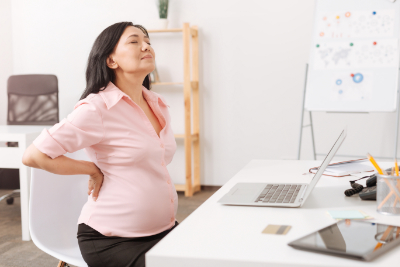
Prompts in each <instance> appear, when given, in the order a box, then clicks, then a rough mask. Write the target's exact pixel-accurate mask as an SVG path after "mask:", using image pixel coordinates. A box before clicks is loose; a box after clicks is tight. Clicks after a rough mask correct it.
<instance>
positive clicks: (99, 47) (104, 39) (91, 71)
mask: <svg viewBox="0 0 400 267" xmlns="http://www.w3.org/2000/svg"><path fill="white" fill-rule="evenodd" d="M128 26H133V27H136V28H139V29H140V30H142V31H143V33H144V34H145V35H146V36H149V34H148V32H147V30H146V29H145V28H144V27H143V26H141V25H137V24H133V23H132V22H128V21H126V22H119V23H115V24H113V25H111V26H109V27H107V28H106V29H105V30H104V31H102V32H101V33H100V35H99V36H98V37H97V38H96V41H94V44H93V47H92V50H91V51H90V54H89V58H88V62H87V67H86V89H85V91H84V92H83V94H82V96H81V98H80V99H79V100H82V99H84V98H86V97H87V96H88V95H89V94H91V93H95V94H97V93H98V92H99V91H100V89H101V88H102V87H106V86H107V84H108V83H109V82H112V83H114V81H115V73H114V70H112V69H110V68H109V67H108V66H107V63H106V60H107V58H108V56H109V55H110V54H111V53H112V52H113V50H114V48H115V46H116V45H117V43H118V41H119V38H121V35H122V33H123V32H124V31H125V29H126V27H128ZM143 86H144V87H146V88H147V89H148V90H150V86H151V81H150V75H147V76H146V78H144V80H143ZM104 89H105V88H104ZM104 89H103V90H104Z"/></svg>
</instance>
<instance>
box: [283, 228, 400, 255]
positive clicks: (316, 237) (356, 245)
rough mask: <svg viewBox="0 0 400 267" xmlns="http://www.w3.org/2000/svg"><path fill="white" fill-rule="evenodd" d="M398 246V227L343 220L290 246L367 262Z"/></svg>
mask: <svg viewBox="0 0 400 267" xmlns="http://www.w3.org/2000/svg"><path fill="white" fill-rule="evenodd" d="M399 244H400V226H393V225H386V224H380V223H371V222H368V221H357V220H342V221H340V222H338V223H335V224H332V225H330V226H328V227H325V228H323V229H321V230H318V231H316V232H314V233H312V234H309V235H307V236H304V237H302V238H300V239H297V240H294V241H292V242H290V243H289V244H288V245H289V246H292V247H294V248H296V249H302V250H309V251H314V252H320V253H326V254H332V255H336V256H342V257H347V258H353V259H358V260H364V261H370V260H372V259H374V258H375V257H377V256H379V255H381V254H383V253H384V252H386V251H388V250H390V249H391V248H393V247H395V246H397V245H399Z"/></svg>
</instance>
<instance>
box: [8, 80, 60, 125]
mask: <svg viewBox="0 0 400 267" xmlns="http://www.w3.org/2000/svg"><path fill="white" fill-rule="evenodd" d="M7 95H8V109H7V124H8V125H54V124H56V123H58V122H59V108H58V80H57V76H55V75H45V74H29V75H12V76H10V77H9V78H8V81H7Z"/></svg>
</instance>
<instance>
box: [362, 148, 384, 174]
mask: <svg viewBox="0 0 400 267" xmlns="http://www.w3.org/2000/svg"><path fill="white" fill-rule="evenodd" d="M367 155H368V159H369V161H371V163H372V165H374V167H375V169H376V170H377V171H378V173H379V174H381V175H383V174H385V175H387V173H386V172H385V173H384V172H383V171H382V169H381V167H379V165H378V163H376V161H375V159H374V158H373V157H372V156H371V154H369V153H367Z"/></svg>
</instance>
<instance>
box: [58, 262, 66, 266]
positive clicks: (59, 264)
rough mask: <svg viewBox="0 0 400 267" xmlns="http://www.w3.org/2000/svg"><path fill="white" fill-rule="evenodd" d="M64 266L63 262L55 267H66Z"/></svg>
mask: <svg viewBox="0 0 400 267" xmlns="http://www.w3.org/2000/svg"><path fill="white" fill-rule="evenodd" d="M66 266H67V264H66V263H65V262H63V261H60V262H59V263H58V265H57V267H66Z"/></svg>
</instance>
